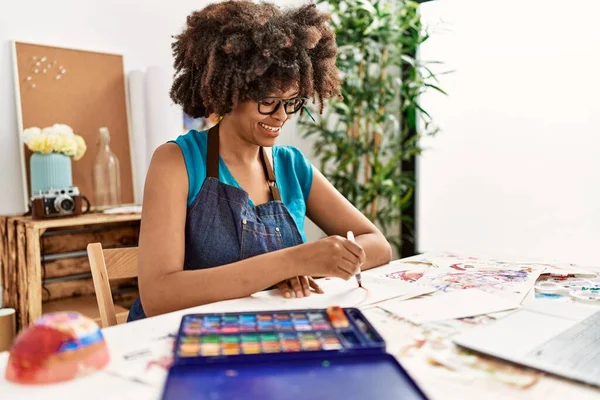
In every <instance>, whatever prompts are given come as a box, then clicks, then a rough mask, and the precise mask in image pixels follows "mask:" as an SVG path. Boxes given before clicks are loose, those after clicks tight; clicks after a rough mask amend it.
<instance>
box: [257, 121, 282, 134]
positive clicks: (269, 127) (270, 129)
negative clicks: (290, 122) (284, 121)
mask: <svg viewBox="0 0 600 400" xmlns="http://www.w3.org/2000/svg"><path fill="white" fill-rule="evenodd" d="M258 124H259V125H260V126H262V127H263V128H265V129H266V130H268V131H271V132H279V127H277V126H269V125H265V124H263V123H262V122H259V123H258Z"/></svg>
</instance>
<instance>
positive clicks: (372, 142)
mask: <svg viewBox="0 0 600 400" xmlns="http://www.w3.org/2000/svg"><path fill="white" fill-rule="evenodd" d="M319 5H320V6H323V7H325V8H327V9H328V11H329V12H331V14H332V21H331V22H332V25H333V27H334V29H335V32H336V40H337V44H338V48H339V53H338V62H337V66H338V68H339V70H340V73H341V81H342V95H343V100H335V101H332V102H331V103H330V104H329V106H328V107H327V108H326V109H325V111H324V113H323V115H319V116H318V117H317V119H316V121H315V122H313V121H312V120H307V119H306V118H302V119H301V120H300V122H299V124H300V129H301V132H302V133H303V135H304V136H305V137H314V139H315V140H314V152H315V155H316V156H317V157H319V159H320V162H321V170H322V171H323V173H324V174H325V176H326V177H327V178H328V179H329V180H330V181H331V182H332V184H333V185H334V186H335V187H336V188H337V189H338V190H340V192H341V193H342V194H343V195H344V196H346V198H347V199H348V200H350V201H351V202H352V203H353V204H354V205H355V206H356V207H358V208H359V209H360V210H362V211H363V213H364V214H365V215H366V216H367V217H368V218H369V219H370V220H371V221H373V222H375V223H376V224H377V225H378V226H379V227H380V228H382V230H383V232H384V233H385V234H386V236H387V237H388V240H389V241H390V243H392V244H393V245H394V246H395V247H396V250H397V252H398V253H399V254H400V252H401V248H402V244H403V241H404V240H406V237H407V236H408V237H410V234H411V232H410V226H411V224H412V219H411V218H410V217H409V216H407V215H405V213H403V210H406V208H407V207H408V206H409V205H410V204H412V202H413V201H414V189H415V179H414V172H412V171H406V170H404V169H403V168H402V167H401V165H402V163H403V161H406V160H408V159H411V158H414V157H415V156H416V155H418V154H420V153H421V148H420V147H419V138H420V137H421V136H423V135H433V134H435V133H436V132H437V130H438V129H437V128H436V127H435V125H434V124H433V121H432V119H431V117H430V116H429V114H428V113H427V112H426V111H425V110H424V109H423V108H422V107H421V105H420V104H419V96H420V95H421V94H422V93H423V92H424V91H425V90H428V89H433V90H437V91H440V92H442V93H444V92H443V90H442V89H440V88H439V87H438V86H436V84H435V83H436V78H435V75H434V74H433V73H432V72H431V70H430V69H429V68H428V63H426V62H423V61H420V60H418V59H417V58H416V57H415V54H416V51H417V49H418V47H419V45H420V44H422V43H423V42H424V41H426V40H427V39H428V38H429V35H428V34H427V32H426V31H425V30H424V29H423V27H422V26H421V20H420V16H419V6H418V3H417V2H415V1H402V0H321V1H320V2H319ZM312 114H313V115H315V114H317V113H312ZM417 126H419V127H420V129H419V130H417ZM401 225H406V226H409V232H408V233H409V234H408V235H407V234H406V233H404V234H402V233H401V232H400V230H401Z"/></svg>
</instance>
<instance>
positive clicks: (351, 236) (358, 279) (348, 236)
mask: <svg viewBox="0 0 600 400" xmlns="http://www.w3.org/2000/svg"><path fill="white" fill-rule="evenodd" d="M346 237H347V238H348V240H350V241H352V242H354V232H352V231H348V233H347V234H346ZM360 272H361V271H360V267H358V272H357V273H356V282H357V283H358V287H362V277H361V275H360Z"/></svg>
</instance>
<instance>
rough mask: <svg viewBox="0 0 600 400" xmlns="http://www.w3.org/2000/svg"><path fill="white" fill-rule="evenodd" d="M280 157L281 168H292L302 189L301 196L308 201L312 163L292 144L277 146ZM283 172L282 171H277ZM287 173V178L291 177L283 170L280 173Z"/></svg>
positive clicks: (311, 178) (311, 179)
mask: <svg viewBox="0 0 600 400" xmlns="http://www.w3.org/2000/svg"><path fill="white" fill-rule="evenodd" d="M279 151H280V157H281V159H282V164H283V165H281V168H283V169H285V168H286V167H287V168H290V167H291V168H292V169H293V174H294V175H295V178H296V180H297V182H298V185H299V186H300V189H301V191H302V197H303V198H304V202H305V203H306V202H308V196H309V194H310V189H311V187H312V181H313V167H312V163H311V162H310V161H309V160H308V158H306V156H305V155H304V154H303V153H302V151H300V149H298V148H297V147H294V146H282V147H279ZM279 172H283V171H279ZM283 174H285V175H288V179H289V178H291V177H290V176H289V174H287V173H285V172H283V173H282V175H283Z"/></svg>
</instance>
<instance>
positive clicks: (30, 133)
mask: <svg viewBox="0 0 600 400" xmlns="http://www.w3.org/2000/svg"><path fill="white" fill-rule="evenodd" d="M41 132H42V130H41V129H40V128H38V127H37V126H34V127H31V128H27V129H25V130H24V131H23V142H24V143H25V144H26V145H28V146H29V143H30V142H31V139H33V137H34V136H37V135H39V134H40V133H41Z"/></svg>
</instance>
